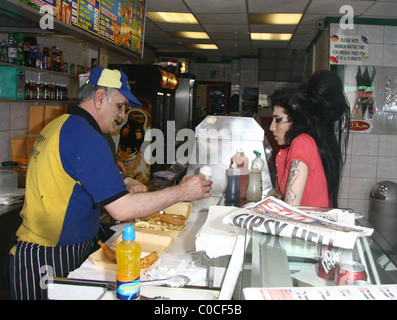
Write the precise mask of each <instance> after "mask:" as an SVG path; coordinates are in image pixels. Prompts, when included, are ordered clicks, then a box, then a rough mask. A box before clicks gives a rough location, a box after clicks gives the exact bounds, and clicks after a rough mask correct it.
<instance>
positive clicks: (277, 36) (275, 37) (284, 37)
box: [251, 33, 292, 41]
mask: <svg viewBox="0 0 397 320" xmlns="http://www.w3.org/2000/svg"><path fill="white" fill-rule="evenodd" d="M291 37H292V33H251V40H262V41H289V40H291Z"/></svg>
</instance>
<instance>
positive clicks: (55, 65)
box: [51, 46, 58, 71]
mask: <svg viewBox="0 0 397 320" xmlns="http://www.w3.org/2000/svg"><path fill="white" fill-rule="evenodd" d="M51 70H52V71H58V49H57V47H56V46H52V50H51Z"/></svg>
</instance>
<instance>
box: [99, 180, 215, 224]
mask: <svg viewBox="0 0 397 320" xmlns="http://www.w3.org/2000/svg"><path fill="white" fill-rule="evenodd" d="M211 186H212V181H211V180H205V176H203V175H194V176H185V177H183V179H182V180H181V182H180V183H179V184H178V185H176V186H173V187H169V188H165V189H162V190H159V191H154V192H141V193H128V194H126V195H124V196H122V197H121V198H119V199H117V200H115V201H113V202H111V203H109V204H108V205H106V206H105V207H104V208H105V210H106V211H107V212H108V213H109V214H110V215H111V216H112V217H113V218H114V219H115V220H119V221H128V220H132V219H135V218H140V217H145V216H148V215H151V214H153V213H156V212H158V211H160V210H163V209H165V208H167V207H169V206H171V205H173V204H175V203H178V202H181V201H193V200H197V199H201V198H208V197H210V196H211V189H212V187H211Z"/></svg>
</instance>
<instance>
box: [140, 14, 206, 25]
mask: <svg viewBox="0 0 397 320" xmlns="http://www.w3.org/2000/svg"><path fill="white" fill-rule="evenodd" d="M146 17H148V18H149V19H150V20H151V21H152V22H166V23H187V24H198V21H197V20H196V18H195V17H194V16H193V15H192V14H191V13H178V12H146Z"/></svg>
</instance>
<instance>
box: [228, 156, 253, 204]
mask: <svg viewBox="0 0 397 320" xmlns="http://www.w3.org/2000/svg"><path fill="white" fill-rule="evenodd" d="M233 162H234V163H235V164H236V165H237V168H239V169H240V197H241V199H244V198H245V193H246V190H247V181H248V162H249V160H248V158H247V157H246V156H245V154H244V150H243V149H241V148H240V149H238V150H237V152H236V154H235V155H234V156H233V157H232V159H231V163H233Z"/></svg>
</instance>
